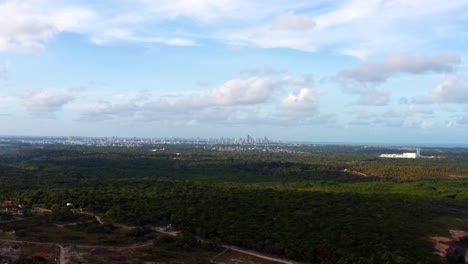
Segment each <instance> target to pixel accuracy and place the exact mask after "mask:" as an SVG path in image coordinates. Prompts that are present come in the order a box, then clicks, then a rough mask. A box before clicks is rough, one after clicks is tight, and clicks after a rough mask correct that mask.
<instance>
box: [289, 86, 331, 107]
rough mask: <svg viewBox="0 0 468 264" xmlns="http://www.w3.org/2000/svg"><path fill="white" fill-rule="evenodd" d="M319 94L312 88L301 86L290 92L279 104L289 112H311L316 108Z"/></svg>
mask: <svg viewBox="0 0 468 264" xmlns="http://www.w3.org/2000/svg"><path fill="white" fill-rule="evenodd" d="M321 94H322V93H320V92H318V91H316V90H314V89H312V88H302V89H300V90H298V91H295V92H292V93H290V94H289V95H288V96H287V97H286V98H285V99H284V100H283V101H282V102H281V106H282V107H283V108H284V109H286V110H287V111H290V112H305V111H308V112H310V111H312V112H313V111H316V110H317V108H318V102H319V99H320V96H321Z"/></svg>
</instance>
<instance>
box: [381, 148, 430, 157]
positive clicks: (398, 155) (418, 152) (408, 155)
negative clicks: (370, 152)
mask: <svg viewBox="0 0 468 264" xmlns="http://www.w3.org/2000/svg"><path fill="white" fill-rule="evenodd" d="M379 157H381V158H393V159H416V158H420V157H421V149H420V148H416V153H403V154H381V155H380V156H379Z"/></svg>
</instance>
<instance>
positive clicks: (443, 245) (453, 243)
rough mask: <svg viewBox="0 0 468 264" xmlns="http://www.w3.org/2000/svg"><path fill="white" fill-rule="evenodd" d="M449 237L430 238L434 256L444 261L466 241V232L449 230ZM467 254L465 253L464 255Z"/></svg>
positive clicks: (467, 237)
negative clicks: (432, 243)
mask: <svg viewBox="0 0 468 264" xmlns="http://www.w3.org/2000/svg"><path fill="white" fill-rule="evenodd" d="M449 232H450V235H451V237H431V240H432V241H433V242H434V248H435V251H434V254H436V255H439V256H441V257H443V258H444V259H445V258H447V256H448V255H449V254H450V253H451V252H452V251H453V249H454V248H460V244H463V243H466V241H467V240H468V232H467V231H463V230H450V231H449ZM466 253H468V252H465V254H466Z"/></svg>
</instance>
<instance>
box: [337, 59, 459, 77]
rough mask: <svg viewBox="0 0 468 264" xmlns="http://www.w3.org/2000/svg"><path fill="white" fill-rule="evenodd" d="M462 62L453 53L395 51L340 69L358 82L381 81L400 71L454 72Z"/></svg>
mask: <svg viewBox="0 0 468 264" xmlns="http://www.w3.org/2000/svg"><path fill="white" fill-rule="evenodd" d="M460 63H461V59H460V57H459V56H458V55H455V54H452V53H441V54H438V55H435V56H408V57H405V56H403V55H401V54H398V53H394V54H390V55H389V56H388V57H387V58H386V60H385V61H383V62H364V63H363V64H361V65H359V66H357V67H350V68H346V69H344V70H342V71H340V73H339V76H341V77H345V78H348V79H352V80H355V81H358V82H371V83H380V82H384V81H386V80H387V79H388V78H390V77H392V76H394V75H396V74H398V73H410V74H424V73H427V72H437V73H447V72H452V71H453V70H454V68H455V66H457V65H458V64H460Z"/></svg>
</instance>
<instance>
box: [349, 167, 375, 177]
mask: <svg viewBox="0 0 468 264" xmlns="http://www.w3.org/2000/svg"><path fill="white" fill-rule="evenodd" d="M343 172H347V173H349V174H352V175H356V176H362V177H369V175H367V174H365V173H362V172H359V171H350V170H348V169H344V170H343Z"/></svg>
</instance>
